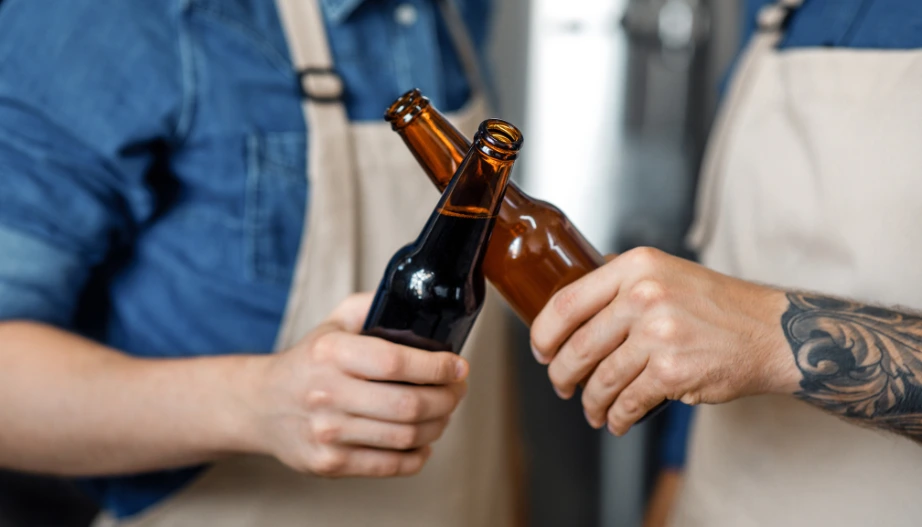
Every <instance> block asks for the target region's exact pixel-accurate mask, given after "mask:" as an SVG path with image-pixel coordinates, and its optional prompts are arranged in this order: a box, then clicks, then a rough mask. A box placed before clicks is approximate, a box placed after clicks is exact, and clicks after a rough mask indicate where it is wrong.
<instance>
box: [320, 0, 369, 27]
mask: <svg viewBox="0 0 922 527" xmlns="http://www.w3.org/2000/svg"><path fill="white" fill-rule="evenodd" d="M367 1H368V0H320V3H321V5H322V6H323V14H324V15H325V16H326V19H327V21H328V22H330V23H331V24H337V25H338V24H342V23H343V22H345V21H346V19H348V18H349V15H351V14H352V13H354V12H355V10H356V9H358V8H359V6H360V5H362V4H363V3H365V2H367Z"/></svg>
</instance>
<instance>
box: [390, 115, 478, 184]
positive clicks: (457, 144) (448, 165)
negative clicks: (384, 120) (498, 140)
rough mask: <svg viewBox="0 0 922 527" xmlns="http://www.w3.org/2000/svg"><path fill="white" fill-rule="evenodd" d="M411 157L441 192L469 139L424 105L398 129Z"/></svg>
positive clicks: (465, 150) (465, 149)
mask: <svg viewBox="0 0 922 527" xmlns="http://www.w3.org/2000/svg"><path fill="white" fill-rule="evenodd" d="M398 133H399V134H400V136H401V137H402V138H403V140H404V142H406V143H407V146H409V148H410V151H411V152H413V155H414V157H416V160H417V161H418V162H419V164H420V165H421V166H422V167H423V169H424V170H425V171H426V174H427V175H428V176H429V179H430V180H432V183H433V184H435V186H436V187H438V189H439V190H441V191H444V190H445V189H446V188H447V187H448V185H449V183H451V178H452V176H454V175H455V172H456V171H457V170H458V167H459V166H460V165H461V163H462V162H463V161H464V156H465V154H467V151H468V150H469V149H470V147H471V142H470V141H468V140H467V138H466V137H464V134H462V133H461V132H459V131H458V129H457V128H455V127H454V125H452V124H451V122H449V121H448V119H447V118H446V117H445V116H444V115H442V114H441V113H440V112H437V111H433V109H432V107H431V106H429V107H426V108H424V109H423V110H422V111H421V112H420V113H419V115H417V116H416V118H414V119H413V121H411V122H410V123H408V124H407V125H406V126H404V127H403V128H401V129H399V130H398Z"/></svg>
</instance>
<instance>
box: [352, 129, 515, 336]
mask: <svg viewBox="0 0 922 527" xmlns="http://www.w3.org/2000/svg"><path fill="white" fill-rule="evenodd" d="M521 147H522V134H521V133H520V132H519V130H518V129H517V128H515V127H514V126H512V125H511V124H509V123H506V122H504V121H500V120H498V119H489V120H487V121H484V122H483V123H482V124H481V125H480V128H479V130H478V131H477V135H476V136H475V138H474V143H473V146H472V147H471V148H469V149H468V153H467V155H466V156H465V157H464V159H463V161H462V162H461V164H460V166H459V167H458V170H457V172H456V173H455V176H454V177H453V178H452V179H451V183H450V184H449V185H448V189H447V190H446V191H445V192H444V193H443V194H442V198H441V199H440V200H439V203H438V205H437V206H436V209H435V211H433V213H432V215H431V216H430V217H429V221H428V222H427V223H426V226H425V227H424V228H423V231H422V233H421V234H420V235H419V238H417V239H416V241H415V242H413V243H411V244H410V245H407V246H405V247H403V248H402V249H400V250H399V251H397V253H396V254H395V255H394V257H393V258H392V259H391V261H390V263H389V264H388V266H387V269H386V270H385V272H384V278H383V279H382V280H381V284H380V285H379V286H378V291H377V294H376V296H375V299H374V302H373V303H372V307H371V311H370V312H369V314H368V318H367V319H366V320H365V327H364V329H363V331H364V333H365V334H367V335H373V336H377V337H382V338H384V339H387V340H390V341H391V342H396V343H399V344H404V345H407V346H412V347H415V348H420V349H425V350H429V351H451V352H454V353H460V352H461V347H462V346H463V345H464V341H465V340H466V339H467V336H468V333H470V331H471V327H472V326H473V325H474V321H475V320H476V318H477V314H478V313H480V309H481V308H482V307H483V302H484V297H485V294H486V285H485V280H484V275H483V259H484V255H485V254H486V249H487V243H488V242H489V240H490V233H491V231H492V230H493V226H494V224H495V223H496V222H495V220H496V214H497V213H498V212H499V207H500V205H501V204H502V199H503V192H504V191H505V189H506V184H507V183H508V179H509V172H510V170H512V165H513V163H514V162H515V159H516V156H517V155H518V151H519V149H520V148H521Z"/></svg>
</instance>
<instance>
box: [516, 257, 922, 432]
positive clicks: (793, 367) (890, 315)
mask: <svg viewBox="0 0 922 527" xmlns="http://www.w3.org/2000/svg"><path fill="white" fill-rule="evenodd" d="M532 341H533V345H534V347H535V348H536V350H537V352H538V356H539V357H540V358H541V360H542V362H545V363H549V364H550V366H549V370H548V371H549V375H550V378H551V381H552V382H553V383H554V385H555V386H556V387H557V389H558V390H559V391H560V392H561V393H563V394H564V395H565V396H571V395H572V394H573V393H574V389H575V386H576V383H577V382H578V381H579V380H580V379H582V378H583V377H584V376H586V375H588V374H589V373H590V372H593V371H594V373H592V376H591V377H590V379H589V381H588V383H587V385H586V388H585V390H584V391H583V395H582V401H583V404H584V406H585V407H586V411H587V415H588V417H589V421H590V423H591V424H592V425H594V426H597V427H600V426H602V425H603V424H605V423H606V421H607V422H608V426H609V428H610V429H611V430H612V432H614V433H616V434H623V433H625V432H626V431H627V429H628V428H629V427H630V426H631V425H632V424H633V423H635V422H636V421H637V419H639V418H640V417H641V416H643V415H644V414H645V413H646V412H647V411H648V410H650V409H651V408H653V407H654V406H655V405H656V404H658V403H659V402H661V401H663V400H664V399H672V400H681V401H683V402H685V403H688V404H699V403H711V404H714V403H722V402H727V401H731V400H734V399H737V398H740V397H745V396H748V395H758V394H787V395H795V396H797V397H798V398H800V399H802V400H804V401H806V402H808V403H810V404H812V405H815V406H817V407H819V408H822V409H823V410H825V411H827V412H830V413H833V414H835V415H838V416H841V417H844V418H847V419H849V420H851V421H853V422H856V423H858V424H861V425H864V426H869V427H874V428H879V429H884V430H889V431H892V432H895V433H898V434H901V435H904V436H906V437H909V438H912V439H915V440H922V318H920V317H919V316H917V315H914V314H911V313H907V312H903V311H899V310H890V309H882V308H878V307H875V306H871V305H867V304H863V303H859V302H851V301H846V300H841V299H836V298H832V297H828V296H822V295H813V294H804V293H792V292H785V291H782V290H779V289H774V288H771V287H765V286H762V285H758V284H754V283H750V282H746V281H743V280H737V279H735V278H731V277H729V276H725V275H722V274H720V273H716V272H714V271H711V270H708V269H706V268H704V267H702V266H700V265H697V264H694V263H692V262H688V261H685V260H681V259H679V258H675V257H671V256H668V255H665V254H663V253H660V252H658V251H655V250H652V249H638V250H634V251H630V252H628V253H625V254H624V255H622V256H620V257H619V258H617V259H616V260H615V261H613V262H611V263H609V264H608V265H606V266H605V267H603V268H602V269H601V270H599V271H597V272H595V273H592V274H590V275H589V276H587V277H584V278H583V279H581V280H579V281H577V282H575V283H574V284H572V285H571V286H569V287H567V288H565V289H563V290H562V291H560V292H559V293H558V294H557V295H556V296H555V297H554V299H552V301H551V302H550V303H549V304H548V306H547V307H546V308H545V310H544V311H543V312H542V313H541V315H539V317H538V318H537V319H536V321H535V324H534V325H533V326H532Z"/></svg>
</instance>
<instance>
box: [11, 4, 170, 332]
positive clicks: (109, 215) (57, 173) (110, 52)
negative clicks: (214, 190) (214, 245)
mask: <svg viewBox="0 0 922 527" xmlns="http://www.w3.org/2000/svg"><path fill="white" fill-rule="evenodd" d="M165 3H166V2H162V1H159V0H157V1H146V2H124V1H122V0H70V1H68V2H59V1H56V0H6V1H5V2H4V3H3V7H2V8H0V320H2V319H14V318H15V319H30V320H38V321H43V322H47V323H51V324H55V325H59V326H67V325H68V324H69V323H70V322H71V319H72V317H73V314H74V313H73V312H74V309H75V306H76V304H77V299H78V298H79V295H80V294H81V292H82V289H83V287H84V286H85V284H86V281H87V279H88V277H89V275H90V273H91V271H92V270H93V269H94V268H95V267H96V266H98V265H100V264H102V263H104V262H105V261H106V259H107V258H108V256H109V255H110V254H111V252H112V250H113V248H114V247H115V246H116V245H126V244H129V243H130V241H131V239H132V236H133V233H134V232H136V231H137V229H138V226H139V225H141V224H142V223H143V222H145V221H146V220H147V219H149V218H150V217H151V216H152V214H153V213H154V210H155V206H156V203H155V199H154V193H153V192H152V191H151V189H150V188H149V183H150V182H149V180H148V179H149V178H148V176H149V171H150V168H151V166H152V165H153V164H154V161H155V156H156V154H155V153H156V152H162V151H163V150H164V149H163V148H162V147H158V146H156V145H160V144H164V142H165V141H167V138H169V137H171V136H173V135H175V132H176V129H177V126H178V122H179V117H178V116H179V115H181V111H182V108H183V101H182V96H181V94H182V89H181V86H182V81H181V75H180V71H181V67H180V61H179V49H178V45H177V38H176V37H175V35H171V34H170V31H169V28H170V26H169V25H167V24H166V23H165V22H166V21H165V20H164V19H165V18H166V17H167V16H168V15H169V13H170V10H169V9H165V8H163V5H164V4H165ZM155 6H157V7H155ZM158 18H159V19H158ZM173 27H175V23H174V24H173Z"/></svg>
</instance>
